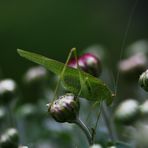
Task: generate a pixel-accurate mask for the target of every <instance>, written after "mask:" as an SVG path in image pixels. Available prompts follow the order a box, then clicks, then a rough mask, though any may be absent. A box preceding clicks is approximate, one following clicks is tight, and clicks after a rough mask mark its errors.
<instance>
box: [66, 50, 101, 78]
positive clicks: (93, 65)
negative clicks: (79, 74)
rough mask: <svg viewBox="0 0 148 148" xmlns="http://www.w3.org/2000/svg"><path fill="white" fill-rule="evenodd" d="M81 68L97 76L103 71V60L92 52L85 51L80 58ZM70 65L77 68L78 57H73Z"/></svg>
mask: <svg viewBox="0 0 148 148" xmlns="http://www.w3.org/2000/svg"><path fill="white" fill-rule="evenodd" d="M78 64H79V68H80V69H81V70H83V71H85V72H87V73H89V74H91V75H93V76H95V77H98V76H99V75H100V74H101V72H102V67H101V62H100V59H99V58H98V57H96V56H95V55H93V54H91V53H85V54H83V55H82V56H80V57H79V58H78ZM68 65H69V66H70V67H73V68H77V61H76V59H71V60H70V61H69V63H68Z"/></svg>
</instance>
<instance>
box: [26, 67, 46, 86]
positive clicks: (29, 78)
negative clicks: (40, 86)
mask: <svg viewBox="0 0 148 148" xmlns="http://www.w3.org/2000/svg"><path fill="white" fill-rule="evenodd" d="M46 78H47V70H46V69H45V68H44V67H41V66H36V67H32V68H30V69H29V70H28V71H27V72H26V74H25V76H24V81H25V83H27V84H34V83H35V84H36V83H41V82H42V81H44V80H46Z"/></svg>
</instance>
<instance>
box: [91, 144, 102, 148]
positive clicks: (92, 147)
mask: <svg viewBox="0 0 148 148" xmlns="http://www.w3.org/2000/svg"><path fill="white" fill-rule="evenodd" d="M90 148H102V146H101V145H100V144H93V145H92V146H90Z"/></svg>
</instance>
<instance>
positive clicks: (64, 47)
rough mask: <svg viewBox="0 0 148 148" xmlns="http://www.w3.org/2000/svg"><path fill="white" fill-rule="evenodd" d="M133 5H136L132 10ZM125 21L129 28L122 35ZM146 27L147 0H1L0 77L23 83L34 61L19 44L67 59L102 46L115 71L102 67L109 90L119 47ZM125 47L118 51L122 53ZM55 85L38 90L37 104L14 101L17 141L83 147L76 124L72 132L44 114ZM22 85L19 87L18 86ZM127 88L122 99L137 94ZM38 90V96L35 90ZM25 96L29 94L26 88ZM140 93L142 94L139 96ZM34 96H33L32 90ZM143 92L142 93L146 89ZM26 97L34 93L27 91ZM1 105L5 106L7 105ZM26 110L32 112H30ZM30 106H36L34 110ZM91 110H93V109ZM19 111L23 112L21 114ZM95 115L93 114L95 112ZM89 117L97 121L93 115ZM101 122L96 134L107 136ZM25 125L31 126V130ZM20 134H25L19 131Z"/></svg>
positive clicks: (40, 147) (146, 35) (146, 33)
mask: <svg viewBox="0 0 148 148" xmlns="http://www.w3.org/2000/svg"><path fill="white" fill-rule="evenodd" d="M135 3H136V7H135ZM133 8H135V9H134V11H133ZM133 12H134V13H133ZM131 16H132V17H131ZM129 18H130V19H129ZM129 23H130V26H129V28H128V32H127V36H126V38H125V34H126V31H127V26H128V24H129ZM147 27H148V1H147V0H139V1H137V0H74V1H72V0H62V1H57V0H25V1H23V0H22V1H20V0H13V1H10V0H5V1H2V0H0V79H5V78H12V79H14V80H16V82H17V84H18V86H21V85H23V84H22V83H23V82H22V78H23V76H24V73H25V72H26V71H27V70H28V68H30V67H31V66H35V65H36V64H34V63H32V62H30V61H28V60H26V59H23V58H21V57H20V56H19V55H18V53H17V48H20V49H24V50H28V51H33V52H36V53H40V54H42V55H45V56H47V57H50V58H53V59H56V60H59V61H62V62H65V60H66V58H67V55H68V53H69V51H70V49H71V48H73V47H76V48H77V49H78V52H79V53H81V52H83V50H85V49H88V47H90V46H93V45H101V46H103V47H104V50H105V53H106V57H105V59H106V61H105V62H106V65H105V66H106V67H109V70H108V71H111V72H113V75H110V74H109V73H107V72H108V71H107V68H106V67H105V68H104V69H105V70H106V71H105V72H104V73H103V74H106V73H107V74H106V75H104V76H103V78H104V79H105V80H106V81H108V82H109V85H110V86H111V87H112V88H113V87H114V86H113V85H114V84H111V82H113V81H114V80H113V79H116V75H117V71H118V70H117V64H118V62H119V60H121V59H120V53H121V48H122V47H123V49H125V50H127V48H126V47H127V46H129V45H130V44H132V43H133V42H136V41H138V40H143V39H148V29H147ZM124 39H125V40H124ZM124 41H125V42H124ZM123 43H124V44H123ZM125 50H124V51H123V54H122V56H123V57H124V52H126V51H125ZM52 76H53V75H51V78H50V74H49V79H50V80H51V79H52V78H53V80H51V81H50V80H49V79H48V81H46V83H48V84H50V83H54V82H55V81H56V80H57V79H56V78H55V77H52ZM106 78H107V79H106ZM109 79H110V80H109ZM111 79H112V80H111ZM56 82H57V81H56ZM136 82H137V81H136ZM53 85H54V86H52V88H51V90H47V89H46V90H44V91H45V92H43V93H44V94H42V95H43V96H44V100H43V99H41V98H42V97H40V100H41V102H40V101H39V103H38V104H37V105H36V104H34V102H35V100H33V101H34V102H33V103H32V102H29V101H30V100H29V97H28V100H27V101H28V102H29V103H30V104H31V106H25V107H23V106H24V104H23V103H22V104H21V105H20V106H19V103H18V106H17V107H16V110H15V111H14V116H15V115H16V119H18V120H19V121H17V122H18V125H17V128H18V129H19V132H20V133H21V134H20V143H22V144H24V145H28V146H29V147H30V148H36V147H37V148H47V147H48V148H49V145H48V144H49V143H51V147H54V148H57V147H58V146H61V148H62V147H63V148H65V147H67V148H69V147H70V146H71V145H72V146H73V147H75V146H76V145H74V144H75V143H78V144H79V145H80V146H81V147H82V148H83V147H86V145H87V144H86V139H85V137H83V134H82V133H81V132H80V131H79V130H78V129H77V128H75V127H74V130H73V126H71V125H69V124H68V125H67V126H65V125H64V124H59V123H56V122H55V121H53V120H52V119H51V118H50V117H49V116H48V115H47V108H45V104H46V103H47V100H48V101H49V97H51V98H52V97H53V91H54V88H55V85H56V83H54V84H53ZM134 85H135V83H134ZM35 86H37V85H35ZM23 87H24V86H23ZM23 87H20V88H19V89H20V90H22V89H23ZM126 87H127V84H126V86H125V88H126ZM136 87H137V83H136ZM47 88H48V87H47ZM119 88H120V87H119ZM122 88H123V86H121V88H120V90H121V89H122ZM129 88H130V89H129ZM37 89H40V88H37ZM126 89H128V91H127V90H126ZM126 89H124V90H125V92H126V93H125V92H124V91H121V94H122V95H121V98H122V99H123V98H124V97H127V96H128V97H131V96H134V95H133V94H134V92H136V93H137V92H138V91H135V87H132V88H131V85H128V87H127V88H126ZM136 89H137V88H136ZM131 90H132V93H131V92H130V91H131ZM138 90H139V88H138ZM35 91H36V89H35ZM36 92H37V95H38V93H39V91H36ZM140 92H141V90H140ZM21 93H22V92H21ZM21 93H20V94H19V95H20V96H21V95H22V94H21ZM24 94H26V93H24ZM28 94H29V95H30V92H29V93H28ZM141 94H143V92H142V93H140V94H139V96H140V95H141ZM26 95H27V94H26ZM33 95H36V94H35V93H34V92H33ZM20 96H19V97H20ZM45 96H46V97H45ZM143 96H144V97H145V96H146V95H145V93H144V95H143ZM19 97H18V98H19ZM25 97H26V96H25ZM25 97H24V96H23V97H22V98H23V99H24V98H25ZM30 97H32V96H31V95H30ZM20 98H21V97H20ZM26 98H27V97H26ZM26 98H25V99H26ZM32 98H33V97H32ZM25 99H24V100H25ZM34 99H36V98H34ZM18 100H19V99H18ZM25 101H26V100H25ZM25 101H24V102H25ZM28 102H27V103H28ZM25 103H26V102H25ZM85 103H86V102H84V105H83V106H82V109H81V110H83V109H84V111H87V110H88V108H87V107H88V104H87V103H86V104H85ZM140 103H141V102H140ZM25 105H26V104H25ZM27 105H28V104H27ZM32 105H34V106H32ZM5 107H6V108H7V105H5ZM14 108H15V107H14ZM28 108H30V110H31V111H30V112H29V113H28ZM34 108H36V110H35V111H34ZM8 109H9V107H8ZM17 109H18V110H17ZM89 109H90V110H91V108H89ZM21 110H23V111H22V112H23V116H22V114H21ZM32 110H33V111H32ZM25 111H26V112H27V113H26V112H25ZM24 112H25V113H24ZM32 112H33V113H34V114H36V116H35V117H34V114H33V116H32ZM83 113H84V112H83ZM83 113H82V116H83ZM93 113H96V110H94V112H93ZM26 114H27V115H26ZM28 114H29V119H28ZM30 114H31V117H30ZM40 114H41V115H40ZM17 116H18V117H17ZM26 116H27V117H26ZM84 116H85V115H84ZM33 117H34V118H33ZM26 118H27V119H26ZM95 119H96V118H95ZM9 120H10V119H9ZM9 120H8V122H9ZM92 120H93V121H96V120H94V117H93V118H92ZM49 121H50V122H49ZM4 124H5V123H4ZM91 124H92V123H91V122H90V125H91ZM102 125H103V126H102V127H100V129H99V132H98V133H100V131H102V133H105V134H106V133H107V132H106V131H107V130H106V128H104V123H102ZM4 126H6V125H4ZM28 127H30V129H32V131H31V133H30V129H28ZM5 128H7V127H5ZM73 131H75V132H73ZM104 131H105V132H104ZM23 132H24V134H22V133H23ZM25 132H26V133H25ZM119 133H120V132H119ZM79 134H81V136H82V138H80V139H78V137H77V135H79ZM105 134H104V135H103V134H100V135H101V136H100V135H99V134H98V135H97V136H98V137H99V136H100V137H99V138H98V137H97V138H98V139H99V142H100V141H103V140H102V139H105V140H106V139H107V138H106V137H108V135H105ZM24 135H25V136H24ZM26 135H27V136H26ZM28 135H29V136H28ZM57 135H58V136H57ZM23 136H24V137H25V138H26V139H25V138H24V137H23ZM81 136H80V137H81ZM61 137H63V139H64V140H63V139H62V138H61ZM141 137H142V136H141ZM39 140H43V141H44V140H45V141H46V142H47V144H46V145H45V146H44V142H43V143H42V141H41V143H40V141H39ZM57 141H58V142H57ZM105 142H106V141H105ZM36 143H37V144H36ZM38 143H39V144H38ZM52 144H53V146H52Z"/></svg>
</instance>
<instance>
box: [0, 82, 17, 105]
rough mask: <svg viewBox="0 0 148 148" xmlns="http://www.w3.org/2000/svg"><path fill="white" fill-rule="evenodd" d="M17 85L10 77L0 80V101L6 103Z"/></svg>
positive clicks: (10, 98) (12, 95) (14, 93)
mask: <svg viewBox="0 0 148 148" xmlns="http://www.w3.org/2000/svg"><path fill="white" fill-rule="evenodd" d="M16 91H17V85H16V83H15V81H14V80H12V79H5V80H1V81H0V102H2V103H4V104H7V103H9V102H10V101H11V100H12V99H13V98H14V97H15V95H16Z"/></svg>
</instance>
